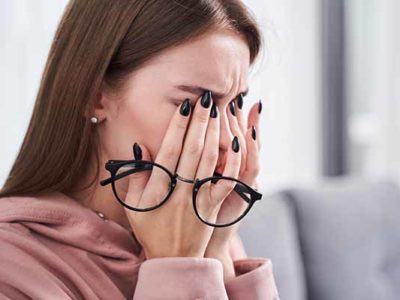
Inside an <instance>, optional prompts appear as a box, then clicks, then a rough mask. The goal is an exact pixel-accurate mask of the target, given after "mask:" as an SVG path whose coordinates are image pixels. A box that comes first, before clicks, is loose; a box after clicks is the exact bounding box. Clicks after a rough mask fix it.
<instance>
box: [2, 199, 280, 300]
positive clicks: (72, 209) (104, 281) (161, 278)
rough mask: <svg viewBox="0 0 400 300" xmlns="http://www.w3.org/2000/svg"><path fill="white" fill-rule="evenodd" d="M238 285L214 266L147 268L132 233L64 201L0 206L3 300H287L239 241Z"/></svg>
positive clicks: (166, 262)
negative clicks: (284, 299) (226, 278)
mask: <svg viewBox="0 0 400 300" xmlns="http://www.w3.org/2000/svg"><path fill="white" fill-rule="evenodd" d="M231 254H232V257H233V260H234V266H235V270H236V275H237V277H235V278H232V279H229V280H228V281H227V282H225V283H224V279H223V267H222V263H221V262H220V261H219V260H217V259H214V258H195V257H163V258H154V259H149V260H146V258H145V256H144V255H143V251H141V246H140V244H138V243H137V242H136V240H135V238H134V237H133V235H132V233H131V232H130V231H128V230H126V229H125V228H124V227H122V226H120V225H119V224H118V223H116V222H114V221H112V220H109V219H106V218H104V217H102V216H101V214H96V212H94V211H92V210H90V209H89V208H86V207H84V206H82V205H81V204H80V203H78V202H77V201H75V200H74V199H72V198H70V197H68V196H66V195H65V194H62V193H53V194H51V195H47V196H41V197H9V198H0V299H30V298H33V299H113V300H117V299H134V300H137V299H146V300H147V299H175V300H177V299H185V300H187V299H191V300H192V299H193V300H194V299H197V300H200V299H207V300H208V299H225V300H226V299H241V300H242V299H245V300H247V299H263V300H275V299H279V296H278V292H277V289H276V285H275V280H274V276H273V272H272V263H271V260H270V259H268V258H263V257H256V258H247V256H246V253H245V250H244V248H243V244H242V242H241V240H240V238H239V236H236V237H235V239H233V241H232V248H231Z"/></svg>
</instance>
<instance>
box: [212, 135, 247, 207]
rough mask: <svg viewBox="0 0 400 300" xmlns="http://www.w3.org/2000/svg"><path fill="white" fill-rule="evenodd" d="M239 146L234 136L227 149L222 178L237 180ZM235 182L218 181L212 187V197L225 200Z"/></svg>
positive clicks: (239, 157) (239, 159) (239, 162)
mask: <svg viewBox="0 0 400 300" xmlns="http://www.w3.org/2000/svg"><path fill="white" fill-rule="evenodd" d="M241 148H242V147H241V145H240V142H239V139H238V137H237V136H235V137H234V138H233V140H232V144H231V147H229V150H228V154H227V158H226V165H225V168H224V171H223V174H222V176H226V177H232V178H238V176H239V171H240V164H241V157H242V154H241ZM235 185H236V182H235V181H233V180H232V181H228V180H219V181H218V182H217V183H216V184H215V185H214V187H213V191H212V193H213V196H214V193H215V195H216V197H217V199H221V200H223V199H225V197H226V196H227V195H229V193H231V192H232V190H233V188H234V187H235Z"/></svg>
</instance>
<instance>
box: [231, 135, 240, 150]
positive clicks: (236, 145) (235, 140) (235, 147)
mask: <svg viewBox="0 0 400 300" xmlns="http://www.w3.org/2000/svg"><path fill="white" fill-rule="evenodd" d="M232 149H233V151H235V152H239V139H238V137H237V136H235V137H234V138H233V140H232Z"/></svg>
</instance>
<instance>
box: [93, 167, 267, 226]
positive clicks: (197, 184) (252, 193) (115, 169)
mask: <svg viewBox="0 0 400 300" xmlns="http://www.w3.org/2000/svg"><path fill="white" fill-rule="evenodd" d="M133 163H135V164H138V166H137V168H136V167H135V168H132V169H130V170H128V171H125V172H123V173H121V174H118V175H117V172H118V170H119V169H120V168H121V167H122V166H124V165H129V164H133ZM154 165H155V166H157V167H159V168H161V169H162V170H163V171H165V172H166V173H167V174H168V176H169V178H170V180H171V183H170V185H169V191H168V194H167V195H166V197H165V199H164V200H163V201H161V202H160V203H159V204H157V205H155V206H153V207H150V208H143V209H141V208H134V207H131V206H129V205H127V204H125V202H124V201H122V200H121V199H120V198H119V196H118V193H117V190H116V188H115V181H117V180H118V179H121V178H123V177H125V176H128V175H130V174H133V173H136V172H141V171H145V170H150V169H152V168H153V166H154ZM105 168H106V170H108V171H109V172H110V174H111V177H109V178H107V179H104V180H102V181H100V185H102V186H105V185H108V184H110V183H111V186H112V190H113V192H114V196H115V197H116V198H117V200H118V202H119V203H120V204H121V205H123V206H124V207H126V208H128V209H130V210H134V211H138V212H146V211H151V210H154V209H157V208H159V207H161V206H162V205H163V204H164V203H165V202H166V201H167V200H168V199H169V197H170V195H171V194H172V193H173V191H174V189H175V187H176V184H177V180H178V179H179V180H181V181H184V182H187V183H193V184H194V186H193V192H192V203H193V209H194V211H195V214H196V216H197V217H198V218H199V219H200V221H202V222H203V223H205V224H207V225H209V226H213V227H227V226H231V225H233V224H235V223H237V222H239V221H240V220H241V219H243V218H244V217H245V216H246V215H247V213H248V212H249V211H250V209H251V208H252V206H253V205H254V203H255V202H256V201H258V200H261V199H262V194H261V193H259V192H258V191H257V190H256V189H253V188H252V187H251V186H249V185H248V184H246V183H244V182H242V181H240V180H238V179H236V178H233V177H229V176H222V175H221V174H220V173H218V172H214V176H211V177H206V178H203V179H199V178H196V179H195V180H194V181H193V180H189V179H186V178H183V177H181V176H179V175H178V174H177V173H175V174H172V173H171V172H170V171H169V170H168V169H167V168H166V167H164V166H162V165H160V164H158V163H156V162H153V161H148V160H136V159H134V160H109V161H108V162H106V164H105ZM219 179H229V180H233V181H236V182H238V183H240V185H239V184H236V185H235V187H234V189H233V190H234V191H235V192H236V193H237V194H239V196H240V197H241V198H243V200H244V201H246V202H247V203H249V206H248V207H247V209H246V210H245V211H244V212H243V214H242V215H241V216H240V217H239V218H238V219H236V220H235V221H233V222H230V223H227V224H213V223H209V222H207V221H206V220H204V219H202V217H201V216H200V214H199V212H198V211H197V208H196V199H197V197H196V196H197V193H198V191H199V189H200V187H201V185H202V184H203V183H205V182H207V181H210V180H211V182H212V183H215V182H217V181H218V180H219ZM241 185H243V186H244V187H245V188H246V189H243V187H242V186H241ZM245 192H247V193H249V194H250V198H249V197H247V196H246V195H245Z"/></svg>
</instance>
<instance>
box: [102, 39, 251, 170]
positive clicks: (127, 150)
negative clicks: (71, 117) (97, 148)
mask: <svg viewBox="0 0 400 300" xmlns="http://www.w3.org/2000/svg"><path fill="white" fill-rule="evenodd" d="M249 55H250V54H249V49H248V46H247V44H246V43H245V41H244V40H243V39H242V38H241V36H240V35H238V34H236V33H233V32H230V31H215V32H212V33H208V34H206V35H203V36H202V37H200V38H198V39H196V40H195V41H191V42H187V43H185V44H182V45H179V46H177V47H173V48H170V49H167V50H165V51H163V52H161V53H160V54H159V55H158V56H156V57H155V58H153V59H152V60H150V61H149V62H147V63H146V64H145V65H144V66H143V67H141V68H140V69H138V70H137V71H135V72H134V73H132V75H131V76H130V78H129V79H128V81H127V83H126V86H125V89H124V91H123V93H122V94H119V95H118V99H116V98H115V97H114V98H113V97H112V96H109V97H108V96H107V95H106V96H104V95H103V98H102V101H103V102H102V103H103V109H102V113H103V114H104V119H105V121H103V122H102V123H101V124H99V125H100V127H99V130H100V137H101V148H102V156H103V157H102V158H103V159H104V160H108V159H133V152H132V146H133V144H134V143H135V142H138V143H139V144H141V145H144V146H145V147H146V149H147V150H148V151H149V153H150V155H151V160H153V161H154V160H155V159H156V156H157V153H158V151H159V149H160V146H161V143H162V140H163V138H164V135H165V133H166V130H167V128H168V125H169V122H170V120H171V118H172V115H173V113H174V112H175V111H176V110H177V109H178V106H179V105H180V104H181V103H182V102H183V101H184V100H185V99H186V98H189V99H190V100H191V102H192V104H194V103H195V101H196V100H197V99H198V98H199V97H200V96H201V94H202V93H203V92H204V90H210V91H211V92H212V95H213V100H214V102H215V103H216V105H217V106H218V109H219V117H220V124H221V128H220V142H219V145H216V147H219V158H218V164H220V163H222V162H224V161H225V158H224V155H225V152H226V151H227V149H228V147H230V146H231V141H232V138H233V134H232V131H231V128H230V126H229V122H228V116H227V114H228V113H230V111H229V106H228V104H229V102H230V101H231V100H233V99H235V98H236V97H237V95H238V94H239V93H243V92H245V91H246V90H247V88H248V87H247V76H248V71H249ZM171 171H173V170H171Z"/></svg>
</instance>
